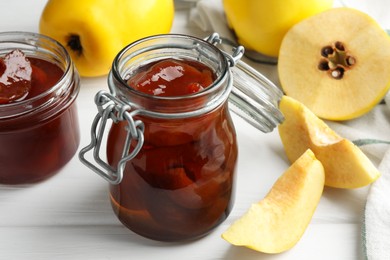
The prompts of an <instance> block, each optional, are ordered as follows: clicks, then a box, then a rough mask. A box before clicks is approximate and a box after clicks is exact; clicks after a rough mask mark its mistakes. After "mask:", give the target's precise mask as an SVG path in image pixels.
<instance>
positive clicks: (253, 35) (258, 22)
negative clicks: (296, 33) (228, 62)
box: [223, 0, 333, 57]
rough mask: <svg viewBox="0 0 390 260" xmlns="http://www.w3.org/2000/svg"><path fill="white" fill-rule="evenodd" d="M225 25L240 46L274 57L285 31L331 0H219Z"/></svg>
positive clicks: (329, 6)
mask: <svg viewBox="0 0 390 260" xmlns="http://www.w3.org/2000/svg"><path fill="white" fill-rule="evenodd" d="M223 6H224V10H225V14H226V18H227V20H228V24H229V26H230V27H231V28H232V29H233V30H234V32H235V33H236V35H237V38H238V41H239V42H240V44H242V45H244V46H245V47H246V48H248V49H252V50H255V51H257V52H260V53H262V54H265V55H268V56H272V57H277V56H278V54H279V48H280V44H281V42H282V39H283V37H284V35H285V34H286V33H287V31H288V30H289V29H290V28H291V27H292V26H293V25H294V24H296V23H298V22H299V21H301V20H303V19H305V18H307V17H309V16H312V15H314V14H317V13H320V12H322V11H324V10H326V9H329V8H331V7H332V6H333V0H242V1H237V0H223Z"/></svg>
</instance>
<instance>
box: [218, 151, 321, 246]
mask: <svg viewBox="0 0 390 260" xmlns="http://www.w3.org/2000/svg"><path fill="white" fill-rule="evenodd" d="M324 179H325V176H324V168H323V167H322V164H321V163H320V161H318V160H317V159H316V158H315V156H314V154H313V152H312V151H311V150H307V151H306V152H305V153H303V155H302V156H301V157H300V158H299V159H297V160H296V161H295V162H294V163H293V164H292V165H291V166H290V167H289V168H288V169H287V170H286V172H285V173H284V174H283V175H282V176H281V177H280V178H279V179H278V180H277V181H276V182H275V184H274V186H273V187H272V189H271V190H270V192H269V193H268V194H267V196H266V197H265V198H264V199H263V200H261V201H260V202H258V203H256V204H253V205H252V206H251V208H250V209H249V210H248V211H247V212H246V213H245V214H244V215H243V216H242V217H241V218H240V219H238V220H237V221H236V222H234V223H233V225H231V226H230V227H229V228H228V230H226V231H225V232H224V233H223V234H222V238H224V239H225V240H227V241H228V242H230V243H231V244H233V245H237V246H246V247H248V248H251V249H254V250H257V251H260V252H264V253H280V252H283V251H286V250H288V249H290V248H292V247H293V246H294V245H295V244H296V243H297V242H298V241H299V239H300V238H301V237H302V235H303V233H304V231H305V230H306V228H307V226H308V225H309V222H310V221H311V218H312V216H313V214H314V211H315V209H316V208H317V205H318V203H319V201H320V198H321V195H322V192H323V189H324Z"/></svg>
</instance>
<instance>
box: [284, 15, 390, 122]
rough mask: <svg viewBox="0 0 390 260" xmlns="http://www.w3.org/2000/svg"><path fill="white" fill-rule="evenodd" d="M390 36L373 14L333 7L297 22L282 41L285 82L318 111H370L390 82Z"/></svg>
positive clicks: (329, 115)
mask: <svg viewBox="0 0 390 260" xmlns="http://www.w3.org/2000/svg"><path fill="white" fill-rule="evenodd" d="M389 63H390V38H389V37H388V35H387V34H386V33H385V31H384V30H383V29H381V28H380V26H379V25H378V24H377V23H376V22H375V21H374V20H373V19H372V18H371V17H369V16H368V15H367V14H365V13H363V12H360V11H358V10H355V9H351V8H333V9H330V10H327V11H324V12H322V13H320V14H317V15H314V16H312V17H310V18H308V19H306V20H303V21H301V22H299V23H297V24H296V25H294V26H293V27H292V28H291V29H290V30H289V31H288V32H287V34H286V35H285V37H284V39H283V42H282V44H281V47H280V53H279V60H278V73H279V79H280V82H281V85H282V88H283V90H284V92H285V94H286V95H288V96H291V97H293V98H295V99H297V100H299V101H300V102H302V103H303V104H305V106H307V107H308V108H309V109H310V110H311V111H313V113H314V114H316V115H317V116H318V117H320V118H323V119H328V120H347V119H352V118H356V117H359V116H361V115H363V114H365V113H366V112H368V111H370V110H371V109H372V108H373V107H374V106H375V105H376V104H377V103H378V102H380V101H381V100H382V98H383V96H384V95H385V94H386V93H387V91H388V90H389V87H390V66H389Z"/></svg>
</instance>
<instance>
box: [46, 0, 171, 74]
mask: <svg viewBox="0 0 390 260" xmlns="http://www.w3.org/2000/svg"><path fill="white" fill-rule="evenodd" d="M173 18H174V3H173V0H142V1H137V0H118V1H107V0H83V1H79V0H49V1H48V2H47V4H46V6H45V8H44V10H43V12H42V15H41V19H40V22H39V31H40V33H41V34H44V35H47V36H50V37H51V38H53V39H55V40H57V41H59V42H60V43H61V44H62V45H64V46H65V48H66V49H67V50H68V52H69V53H70V56H71V58H72V59H73V61H74V62H75V65H76V67H77V70H78V71H79V73H80V75H81V76H87V77H92V76H101V75H105V74H107V73H108V71H109V70H110V68H111V64H112V62H113V60H114V58H115V56H116V54H117V53H118V52H119V51H120V50H121V49H122V48H124V47H125V46H126V45H128V44H130V43H132V42H133V41H135V40H138V39H140V38H143V37H147V36H150V35H154V34H161V33H169V31H170V30H171V26H172V22H173Z"/></svg>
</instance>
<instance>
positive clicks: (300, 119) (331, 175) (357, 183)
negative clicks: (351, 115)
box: [278, 96, 380, 189]
mask: <svg viewBox="0 0 390 260" xmlns="http://www.w3.org/2000/svg"><path fill="white" fill-rule="evenodd" d="M279 108H280V110H281V112H282V113H283V115H284V118H285V120H284V122H283V123H282V124H281V125H279V126H278V130H279V135H280V138H281V140H282V143H283V146H284V150H285V152H286V155H287V158H288V159H289V161H290V162H291V163H293V162H294V161H295V160H297V158H299V157H300V156H301V155H302V154H303V153H304V152H305V151H306V150H307V149H311V150H312V151H313V152H314V154H315V155H316V157H317V159H318V160H320V161H321V163H322V165H323V166H324V169H325V185H327V186H330V187H335V188H349V189H350V188H360V187H363V186H366V185H369V184H370V183H372V182H374V181H375V180H376V179H377V178H379V176H380V173H379V171H378V170H377V168H376V167H375V166H374V165H373V164H372V162H371V161H370V160H369V159H368V157H367V156H366V155H365V154H364V153H363V152H362V151H361V150H360V149H359V147H357V146H356V145H354V144H353V143H352V142H351V141H349V140H347V139H345V138H343V137H341V136H340V135H338V134H337V133H336V132H335V131H333V130H332V129H331V128H330V127H329V126H328V125H327V124H326V123H325V122H324V121H323V120H321V119H320V118H318V117H317V116H316V115H315V114H314V113H313V112H312V111H310V110H309V109H308V108H307V107H306V106H304V105H303V104H302V103H300V102H299V101H297V100H295V99H293V98H291V97H288V96H283V97H282V99H281V101H280V104H279Z"/></svg>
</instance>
